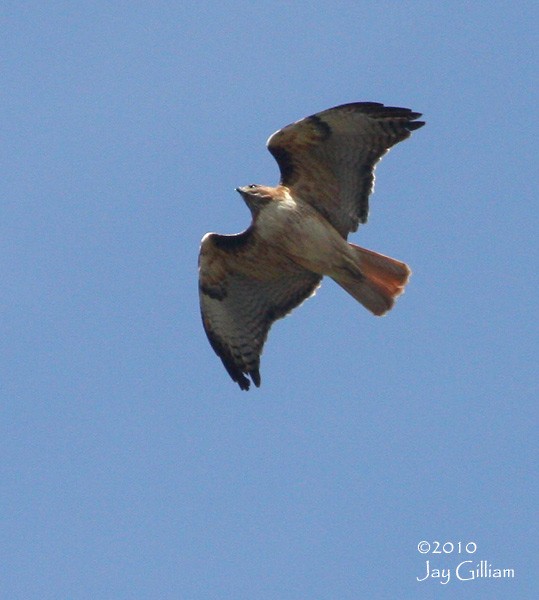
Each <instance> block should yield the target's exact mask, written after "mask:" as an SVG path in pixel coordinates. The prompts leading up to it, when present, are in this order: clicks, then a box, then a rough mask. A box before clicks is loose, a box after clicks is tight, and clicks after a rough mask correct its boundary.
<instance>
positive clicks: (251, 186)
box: [249, 183, 258, 190]
mask: <svg viewBox="0 0 539 600" xmlns="http://www.w3.org/2000/svg"><path fill="white" fill-rule="evenodd" d="M257 187H258V186H257V185H256V183H251V185H250V186H249V189H250V190H254V189H255V188H257Z"/></svg>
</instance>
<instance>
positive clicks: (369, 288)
mask: <svg viewBox="0 0 539 600" xmlns="http://www.w3.org/2000/svg"><path fill="white" fill-rule="evenodd" d="M420 116H421V113H417V112H413V111H412V110H410V109H408V108H396V107H392V106H384V105H383V104H380V103H378V102H355V103H351V104H343V105H341V106H336V107H334V108H330V109H327V110H324V111H322V112H319V113H317V114H314V115H312V116H310V117H306V118H304V119H301V120H300V121H297V122H295V123H292V124H291V125H288V126H286V127H284V128H283V129H280V130H279V131H277V132H276V133H274V134H273V135H272V136H271V137H270V138H269V140H268V142H267V147H268V150H269V151H270V152H271V154H272V155H273V157H274V158H275V160H276V161H277V164H278V165H279V169H280V172H281V179H280V182H279V185H277V187H267V186H263V185H254V184H253V185H247V186H245V187H239V188H236V191H237V192H239V193H240V195H241V196H242V198H243V200H244V201H245V203H246V204H247V206H248V207H249V209H250V211H251V214H252V222H251V225H250V226H249V227H248V228H247V229H246V230H245V231H243V232H242V233H238V234H233V235H221V234H217V233H207V234H206V235H205V236H204V237H203V238H202V242H201V247H200V256H199V293H200V307H201V312H202V322H203V325H204V329H205V331H206V334H207V336H208V339H209V341H210V344H211V346H212V347H213V349H214V350H215V352H216V353H217V355H218V356H219V357H220V358H221V360H222V362H223V364H224V366H225V368H226V370H227V371H228V373H229V375H230V377H231V378H232V379H233V380H234V381H235V382H236V383H237V384H238V385H239V386H240V388H241V389H242V390H248V389H249V386H250V383H251V380H252V382H253V383H254V384H255V386H257V387H259V386H260V370H259V369H260V355H261V354H262V348H263V346H264V343H265V341H266V338H267V335H268V331H269V329H270V327H271V326H272V324H273V322H274V321H276V320H277V319H280V318H282V317H284V316H285V315H287V314H288V313H290V312H291V311H292V310H293V309H294V308H295V307H297V306H299V305H300V304H301V303H302V302H303V301H304V300H306V299H307V298H309V297H310V296H313V295H314V294H315V292H316V290H317V288H318V287H319V285H320V282H321V280H322V277H323V276H324V275H327V276H328V277H331V278H332V279H333V280H334V281H336V282H337V283H338V284H339V285H340V286H341V287H342V288H344V289H345V290H346V291H347V292H348V293H349V294H350V295H352V296H353V297H354V298H355V299H356V300H357V301H358V302H360V303H361V304H363V306H365V307H366V308H367V309H368V310H369V311H371V312H372V313H373V314H375V315H383V314H385V313H386V312H387V311H388V310H389V309H390V308H391V307H392V306H393V303H394V301H395V298H396V297H397V296H399V294H401V293H402V292H403V290H404V286H405V285H406V282H407V280H408V277H409V276H410V273H411V271H410V269H409V268H408V266H407V265H406V264H404V263H403V262H400V261H397V260H395V259H393V258H389V257H388V256H384V255H382V254H378V253H376V252H372V251H371V250H366V249H364V248H360V247H359V246H356V245H354V244H351V243H349V242H347V237H348V234H349V233H350V232H353V231H356V230H357V228H358V226H359V224H360V223H365V222H366V221H367V216H368V212H369V195H370V194H371V192H372V191H373V185H374V169H375V166H376V163H377V162H378V161H379V160H380V158H381V157H382V156H383V155H384V154H385V153H386V152H387V151H388V150H389V148H391V146H393V145H395V144H397V143H398V142H401V141H402V140H404V139H406V138H407V137H409V136H410V133H411V132H412V131H414V130H415V129H419V127H422V126H423V125H424V124H425V123H424V122H423V121H418V120H417V119H418V118H419V117H420ZM249 378H250V379H249Z"/></svg>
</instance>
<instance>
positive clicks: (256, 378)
mask: <svg viewBox="0 0 539 600" xmlns="http://www.w3.org/2000/svg"><path fill="white" fill-rule="evenodd" d="M225 367H226V365H225ZM227 371H228V373H229V375H230V376H231V377H232V379H233V380H234V381H235V382H236V383H237V384H238V385H239V386H240V389H241V390H242V391H244V392H248V391H249V388H250V387H251V380H252V382H253V383H254V384H255V386H256V387H257V388H259V387H260V371H259V370H258V369H255V370H253V371H246V373H247V375H249V376H250V377H251V380H250V379H249V377H246V376H245V375H244V373H243V371H240V370H239V369H238V370H237V371H235V372H234V373H232V372H231V371H230V370H229V369H228V367H227Z"/></svg>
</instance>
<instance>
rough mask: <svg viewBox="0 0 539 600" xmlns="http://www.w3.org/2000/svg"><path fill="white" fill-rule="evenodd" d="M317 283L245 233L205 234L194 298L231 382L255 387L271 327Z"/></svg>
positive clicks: (252, 236)
mask: <svg viewBox="0 0 539 600" xmlns="http://www.w3.org/2000/svg"><path fill="white" fill-rule="evenodd" d="M320 280H321V277H320V276H319V275H316V274H315V273H312V272H311V271H307V270H305V269H302V268H301V267H299V266H298V265H296V264H294V263H293V262H291V261H289V260H288V259H286V258H284V257H282V256H278V255H273V254H272V253H271V251H269V249H268V248H267V247H266V246H265V245H264V244H263V243H262V242H259V241H258V240H257V238H256V234H255V233H254V232H253V231H252V229H251V228H249V229H248V230H247V231H245V232H244V233H240V234H237V235H218V234H216V233H208V234H206V235H205V236H204V238H203V239H202V244H201V247H200V256H199V293H200V309H201V312H202V322H203V324H204V329H205V331H206V335H207V336H208V339H209V341H210V344H211V345H212V348H213V349H214V350H215V352H216V353H217V355H218V356H219V357H220V358H221V360H222V361H223V364H224V366H225V368H226V370H227V371H228V373H229V375H230V377H232V379H233V380H234V381H235V382H237V384H238V385H239V386H240V388H241V389H242V390H248V389H249V385H250V383H251V382H250V381H249V379H248V377H246V375H247V376H250V378H251V379H252V381H253V383H254V384H255V385H256V386H257V387H258V386H259V385H260V372H259V368H260V355H261V353H262V348H263V346H264V342H265V341H266V337H267V335H268V331H269V329H270V327H271V325H272V324H273V322H274V321H275V320H277V319H280V318H281V317H284V316H285V315H287V314H288V313H289V312H290V311H291V310H292V309H294V308H295V307H296V306H298V305H299V304H301V303H302V302H303V301H304V300H305V299H306V298H308V297H309V296H312V295H313V294H314V293H315V291H316V288H317V287H318V286H319V284H320Z"/></svg>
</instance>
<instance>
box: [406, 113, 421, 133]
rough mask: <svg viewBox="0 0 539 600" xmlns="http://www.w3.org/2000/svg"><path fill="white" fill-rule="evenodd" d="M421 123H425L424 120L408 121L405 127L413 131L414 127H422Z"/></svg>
mask: <svg viewBox="0 0 539 600" xmlns="http://www.w3.org/2000/svg"><path fill="white" fill-rule="evenodd" d="M419 116H421V115H419ZM423 125H425V121H410V122H409V123H408V124H407V125H406V129H408V130H409V131H415V130H416V129H419V128H420V127H423Z"/></svg>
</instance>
